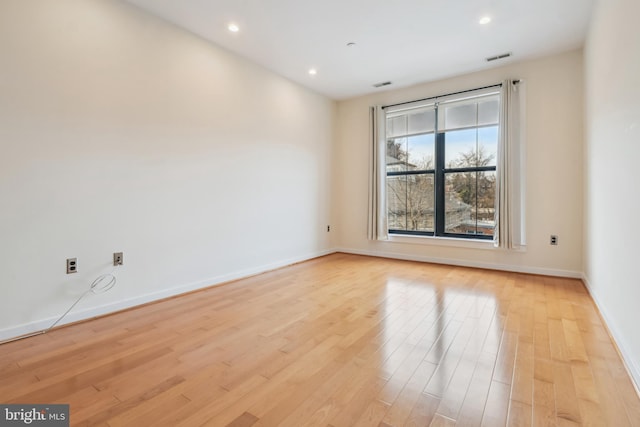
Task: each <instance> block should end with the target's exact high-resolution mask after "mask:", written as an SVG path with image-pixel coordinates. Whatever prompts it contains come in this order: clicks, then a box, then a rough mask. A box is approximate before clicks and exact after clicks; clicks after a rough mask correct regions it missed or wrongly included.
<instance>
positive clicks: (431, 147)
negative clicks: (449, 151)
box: [407, 133, 435, 170]
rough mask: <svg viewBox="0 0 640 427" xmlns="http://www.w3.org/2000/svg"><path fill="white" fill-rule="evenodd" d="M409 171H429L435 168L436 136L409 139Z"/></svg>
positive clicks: (420, 136)
mask: <svg viewBox="0 0 640 427" xmlns="http://www.w3.org/2000/svg"><path fill="white" fill-rule="evenodd" d="M407 147H408V148H407V152H408V162H409V164H408V165H407V169H408V170H429V169H431V170H432V169H433V168H434V153H435V135H434V134H432V133H429V134H426V135H418V136H411V137H409V138H407Z"/></svg>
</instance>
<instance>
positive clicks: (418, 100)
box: [381, 80, 520, 109]
mask: <svg viewBox="0 0 640 427" xmlns="http://www.w3.org/2000/svg"><path fill="white" fill-rule="evenodd" d="M513 83H515V84H518V83H520V80H514V81H513ZM492 87H502V83H498V84H495V85H489V86H483V87H478V88H475V89H467V90H461V91H459V92H451V93H445V94H444V95H438V96H430V97H428V98H422V99H416V100H413V101H406V102H398V103H397V104H390V105H383V106H382V107H381V108H382V109H385V108H389V107H397V106H398V105H405V104H413V103H414V102H422V101H429V100H431V99H438V98H442V97H445V96H451V95H459V94H461V93H467V92H474V91H476V90H482V89H490V88H492Z"/></svg>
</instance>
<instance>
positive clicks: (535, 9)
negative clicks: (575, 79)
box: [127, 0, 595, 99]
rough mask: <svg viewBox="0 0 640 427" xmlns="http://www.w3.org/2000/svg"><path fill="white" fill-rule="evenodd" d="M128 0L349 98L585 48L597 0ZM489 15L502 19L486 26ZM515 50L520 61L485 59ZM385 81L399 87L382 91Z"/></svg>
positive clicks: (335, 95) (298, 78) (327, 91)
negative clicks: (484, 21)
mask: <svg viewBox="0 0 640 427" xmlns="http://www.w3.org/2000/svg"><path fill="white" fill-rule="evenodd" d="M127 1H129V2H130V3H133V4H135V5H138V6H139V7H141V8H143V9H145V10H147V11H149V12H151V13H153V14H155V15H158V16H160V17H162V18H164V19H166V20H167V21H170V22H173V23H175V24H176V25H178V26H180V27H183V28H185V29H187V30H189V31H191V32H193V33H195V34H198V35H200V36H201V37H203V38H205V39H208V40H210V41H212V42H214V43H215V44H218V45H220V46H223V47H224V48H226V49H228V50H230V51H232V52H235V53H237V54H239V55H241V56H243V57H246V58H249V59H250V60H252V61H254V62H256V63H258V64H261V65H262V66H264V67H266V68H268V69H271V70H273V71H275V72H276V73H278V74H280V75H282V76H285V77H287V78H289V79H291V80H293V81H295V82H298V83H300V84H302V85H304V86H306V87H309V88H311V89H313V90H315V91H317V92H320V93H322V94H324V95H327V96H329V97H331V98H334V99H345V98H349V97H353V96H356V95H362V94H365V93H370V92H374V91H376V90H386V89H389V88H397V87H402V86H408V85H412V84H415V83H419V82H426V81H431V80H437V79H441V78H444V77H449V76H453V75H458V74H463V73H467V72H471V71H476V70H481V69H485V68H489V67H495V66H499V65H503V64H505V63H507V62H509V61H520V60H523V59H528V58H533V57H539V56H543V55H548V54H552V53H556V52H562V51H566V50H570V49H574V48H578V47H580V46H582V44H583V42H584V38H585V34H586V32H587V26H588V22H589V18H590V15H591V9H592V7H593V3H594V1H595V0H316V1H311V0H127ZM484 15H488V16H490V17H491V18H492V21H491V23H489V24H488V25H484V26H483V25H480V24H479V23H478V21H479V19H480V18H481V17H482V16H484ZM229 22H235V23H237V25H238V26H239V27H240V31H239V32H238V33H231V32H230V31H229V30H228V29H227V25H228V24H229ZM349 42H354V43H356V45H355V46H353V47H347V46H346V45H347V43H349ZM505 52H511V53H513V57H511V58H508V59H503V60H499V61H495V62H492V63H487V62H486V61H485V58H486V57H489V56H495V55H499V54H502V53H505ZM312 67H314V68H316V69H317V71H318V74H317V75H316V76H310V75H309V74H308V70H309V69H310V68H312ZM383 81H391V82H393V84H392V85H391V86H387V87H386V88H383V89H375V88H373V87H372V85H373V84H375V83H379V82H383Z"/></svg>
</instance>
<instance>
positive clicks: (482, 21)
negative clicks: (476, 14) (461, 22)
mask: <svg viewBox="0 0 640 427" xmlns="http://www.w3.org/2000/svg"><path fill="white" fill-rule="evenodd" d="M489 22H491V17H490V16H483V17H482V18H480V20H479V21H478V23H479V24H480V25H487V24H488V23H489Z"/></svg>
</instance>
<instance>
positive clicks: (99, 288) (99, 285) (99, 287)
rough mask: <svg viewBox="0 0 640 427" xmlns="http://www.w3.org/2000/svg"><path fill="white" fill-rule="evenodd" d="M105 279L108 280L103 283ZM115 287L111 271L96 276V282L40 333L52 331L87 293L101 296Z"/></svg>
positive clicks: (114, 277)
mask: <svg viewBox="0 0 640 427" xmlns="http://www.w3.org/2000/svg"><path fill="white" fill-rule="evenodd" d="M107 278H108V279H109V280H108V281H107V282H105V280H106V279H107ZM115 285H116V276H114V275H113V271H111V273H107V274H103V275H101V276H98V277H97V278H96V280H94V281H93V283H91V286H89V289H87V290H86V291H85V292H84V293H83V294H82V295H80V297H79V298H78V299H77V300H76V301H75V302H74V303H73V304H71V307H69V309H68V310H67V311H65V312H64V314H63V315H62V316H60V317H59V318H58V320H56V321H55V322H53V325H51V326H49V327H48V328H47V329H45V330H44V331H42V333H43V334H46V333H47V332H49V331H50V330H51V329H53V328H54V326H56V325H57V324H58V323H59V322H60V321H61V320H62V319H64V317H65V316H66V315H67V314H69V312H70V311H71V310H73V307H75V306H76V304H78V303H79V302H80V301H81V300H82V298H84V297H85V296H87V295H88V294H89V293H92V294H94V295H97V294H102V293H105V292H107V291H109V290H111V288H113V287H114V286H115Z"/></svg>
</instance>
